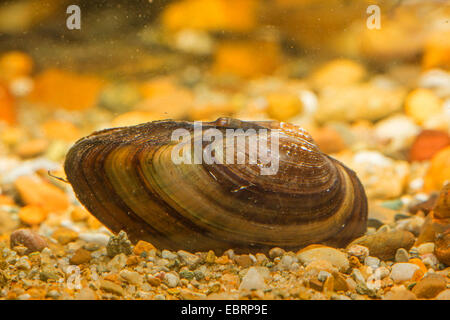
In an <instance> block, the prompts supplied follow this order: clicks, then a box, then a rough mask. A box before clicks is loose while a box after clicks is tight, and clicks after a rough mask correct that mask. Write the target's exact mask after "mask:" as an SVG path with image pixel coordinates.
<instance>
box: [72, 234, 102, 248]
mask: <svg viewBox="0 0 450 320" xmlns="http://www.w3.org/2000/svg"><path fill="white" fill-rule="evenodd" d="M79 238H80V239H81V240H83V241H86V242H88V243H96V244H98V245H100V246H105V247H106V246H107V244H108V241H109V236H107V235H106V234H104V233H98V232H82V233H80V234H79Z"/></svg>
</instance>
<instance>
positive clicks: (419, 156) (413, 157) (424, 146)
mask: <svg viewBox="0 0 450 320" xmlns="http://www.w3.org/2000/svg"><path fill="white" fill-rule="evenodd" d="M448 145H450V136H449V135H448V133H447V132H443V131H438V130H424V131H422V132H421V133H420V134H419V135H418V136H417V137H416V140H415V141H414V143H413V144H412V146H411V149H410V151H409V159H410V161H424V160H430V159H431V158H432V157H433V156H434V155H435V154H436V153H438V152H439V151H440V150H441V149H443V148H445V147H447V146H448Z"/></svg>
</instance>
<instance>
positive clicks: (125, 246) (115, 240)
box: [106, 231, 132, 258]
mask: <svg viewBox="0 0 450 320" xmlns="http://www.w3.org/2000/svg"><path fill="white" fill-rule="evenodd" d="M106 252H107V253H108V256H110V257H111V258H112V257H114V256H116V255H118V254H120V253H124V254H125V255H129V254H131V252H132V250H131V242H130V240H128V236H127V234H126V233H125V232H124V231H120V232H119V234H118V235H117V236H112V237H111V238H109V241H108V244H107V245H106Z"/></svg>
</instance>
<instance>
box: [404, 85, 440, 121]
mask: <svg viewBox="0 0 450 320" xmlns="http://www.w3.org/2000/svg"><path fill="white" fill-rule="evenodd" d="M424 106H427V107H426V108H424ZM441 109H442V101H441V100H440V99H439V97H437V96H436V94H435V93H434V92H433V91H432V90H430V89H425V88H418V89H415V90H413V91H411V92H410V93H409V94H408V96H407V97H406V99H405V112H406V114H407V115H409V116H410V117H411V118H412V119H414V121H416V122H417V123H418V124H423V123H424V122H426V121H427V120H428V119H429V118H430V117H431V116H432V115H433V114H438V113H439V112H440V111H441Z"/></svg>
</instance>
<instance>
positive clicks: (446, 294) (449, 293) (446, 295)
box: [436, 289, 450, 300]
mask: <svg viewBox="0 0 450 320" xmlns="http://www.w3.org/2000/svg"><path fill="white" fill-rule="evenodd" d="M436 300H450V289H446V290H444V291H442V292H441V293H439V294H438V295H437V296H436Z"/></svg>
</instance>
